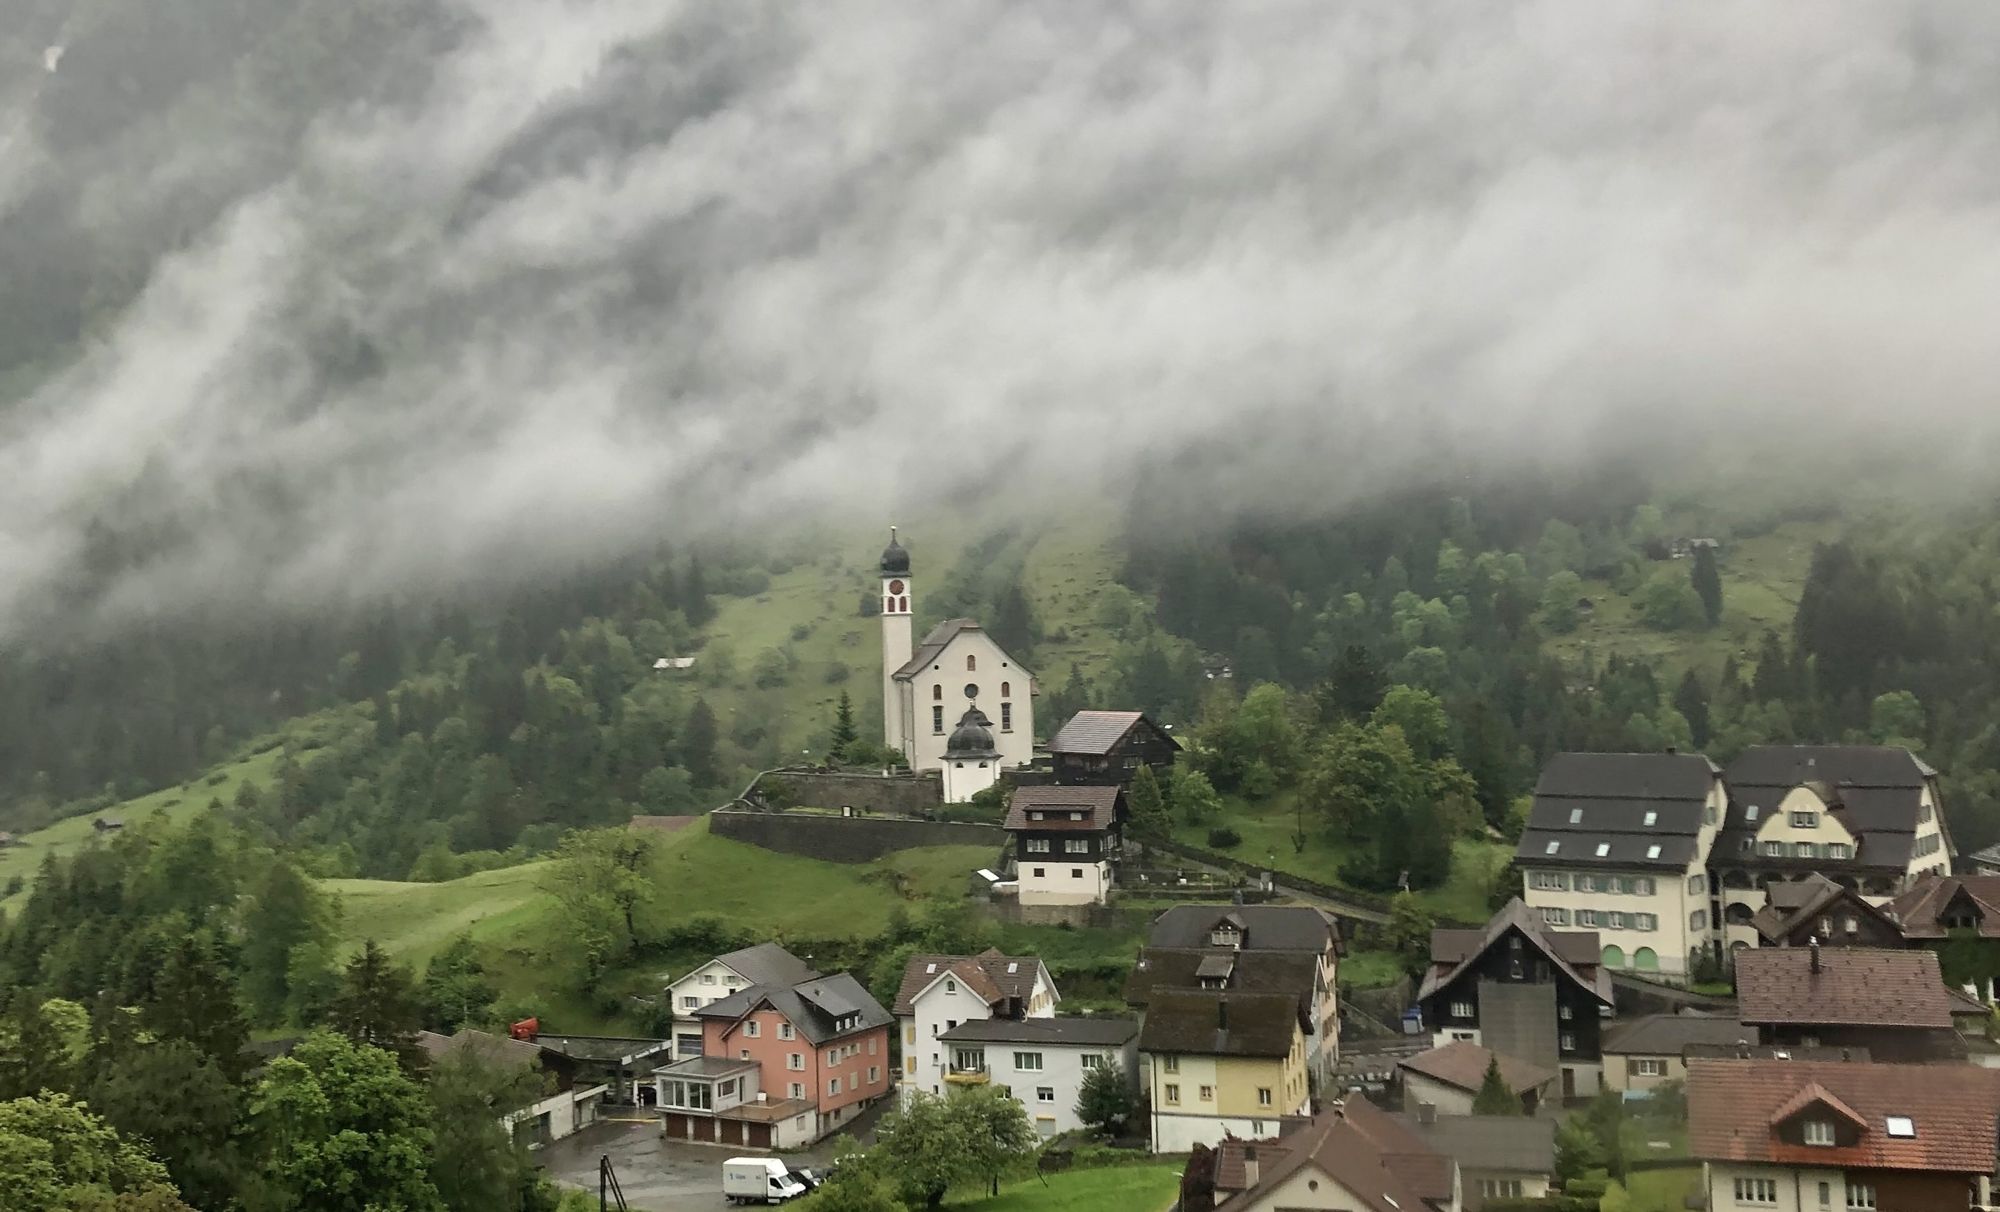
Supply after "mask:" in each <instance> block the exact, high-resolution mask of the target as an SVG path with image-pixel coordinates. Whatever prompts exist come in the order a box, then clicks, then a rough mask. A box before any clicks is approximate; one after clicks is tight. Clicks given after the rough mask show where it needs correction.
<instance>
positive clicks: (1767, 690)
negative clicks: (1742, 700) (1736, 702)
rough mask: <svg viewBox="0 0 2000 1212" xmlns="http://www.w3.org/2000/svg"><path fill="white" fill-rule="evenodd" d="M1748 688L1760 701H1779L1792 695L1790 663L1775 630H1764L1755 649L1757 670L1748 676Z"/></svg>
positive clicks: (1792, 685) (1783, 645)
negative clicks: (1762, 639) (1760, 640)
mask: <svg viewBox="0 0 2000 1212" xmlns="http://www.w3.org/2000/svg"><path fill="white" fill-rule="evenodd" d="M1750 689H1751V693H1752V694H1754V695H1755V696H1756V698H1757V701H1758V702H1760V703H1776V702H1781V701H1783V700H1785V699H1788V698H1790V697H1791V695H1792V691H1793V689H1794V683H1793V680H1792V663H1791V660H1790V659H1789V658H1788V657H1787V656H1786V655H1785V644H1784V641H1783V640H1780V639H1779V638H1778V633H1777V632H1775V631H1766V632H1765V633H1764V642H1763V644H1762V646H1761V647H1759V648H1758V649H1757V671H1756V672H1755V673H1753V674H1751V676H1750Z"/></svg>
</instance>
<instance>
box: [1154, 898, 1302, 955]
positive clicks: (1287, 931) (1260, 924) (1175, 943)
mask: <svg viewBox="0 0 2000 1212" xmlns="http://www.w3.org/2000/svg"><path fill="white" fill-rule="evenodd" d="M1225 917H1234V918H1235V924H1236V925H1237V926H1238V928H1240V929H1241V930H1242V931H1243V944H1242V949H1243V950H1244V951H1312V952H1320V951H1324V950H1325V949H1326V948H1327V946H1328V945H1329V944H1331V945H1333V946H1336V947H1337V946H1338V945H1339V943H1340V925H1339V922H1338V921H1337V920H1336V919H1335V918H1334V916H1333V915H1332V914H1331V913H1328V912H1327V911H1326V910H1324V909H1319V908H1315V907H1313V906H1310V905H1175V906H1174V907H1173V908H1171V909H1169V910H1167V911H1166V912H1165V913H1162V914H1161V915H1160V916H1158V917H1156V918H1154V919H1153V925H1152V929H1151V930H1149V931H1148V932H1147V935H1146V944H1147V946H1149V947H1167V948H1176V949H1185V950H1203V949H1206V948H1208V947H1209V946H1210V943H1209V938H1208V935H1209V932H1210V931H1211V930H1213V929H1215V926H1216V923H1218V922H1220V921H1221V920H1222V919H1223V918H1225Z"/></svg>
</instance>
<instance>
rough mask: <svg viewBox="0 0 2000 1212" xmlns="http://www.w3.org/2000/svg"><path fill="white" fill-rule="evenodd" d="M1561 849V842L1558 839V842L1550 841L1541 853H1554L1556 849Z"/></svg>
mask: <svg viewBox="0 0 2000 1212" xmlns="http://www.w3.org/2000/svg"><path fill="white" fill-rule="evenodd" d="M1561 849H1562V843H1561V842H1559V841H1558V842H1550V843H1549V848H1548V849H1547V850H1544V851H1542V853H1543V854H1554V853H1555V852H1556V851H1558V850H1561Z"/></svg>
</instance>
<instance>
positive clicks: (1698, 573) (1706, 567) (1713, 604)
mask: <svg viewBox="0 0 2000 1212" xmlns="http://www.w3.org/2000/svg"><path fill="white" fill-rule="evenodd" d="M1688 580H1689V582H1690V583H1691V584H1693V586H1694V591H1695V593H1696V595H1698V596H1699V597H1700V598H1701V608H1702V610H1703V612H1705V613H1706V614H1707V616H1708V625H1709V626H1710V627H1713V626H1715V625H1716V624H1717V623H1720V622H1721V621H1722V574H1721V573H1720V572H1719V571H1717V570H1716V567H1715V548H1713V547H1710V546H1707V545H1706V544H1704V545H1702V546H1699V547H1696V548H1695V549H1694V558H1693V559H1691V560H1689V561H1688Z"/></svg>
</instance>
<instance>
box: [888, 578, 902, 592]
mask: <svg viewBox="0 0 2000 1212" xmlns="http://www.w3.org/2000/svg"><path fill="white" fill-rule="evenodd" d="M889 592H890V593H901V592H903V583H902V582H901V581H891V582H889Z"/></svg>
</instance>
